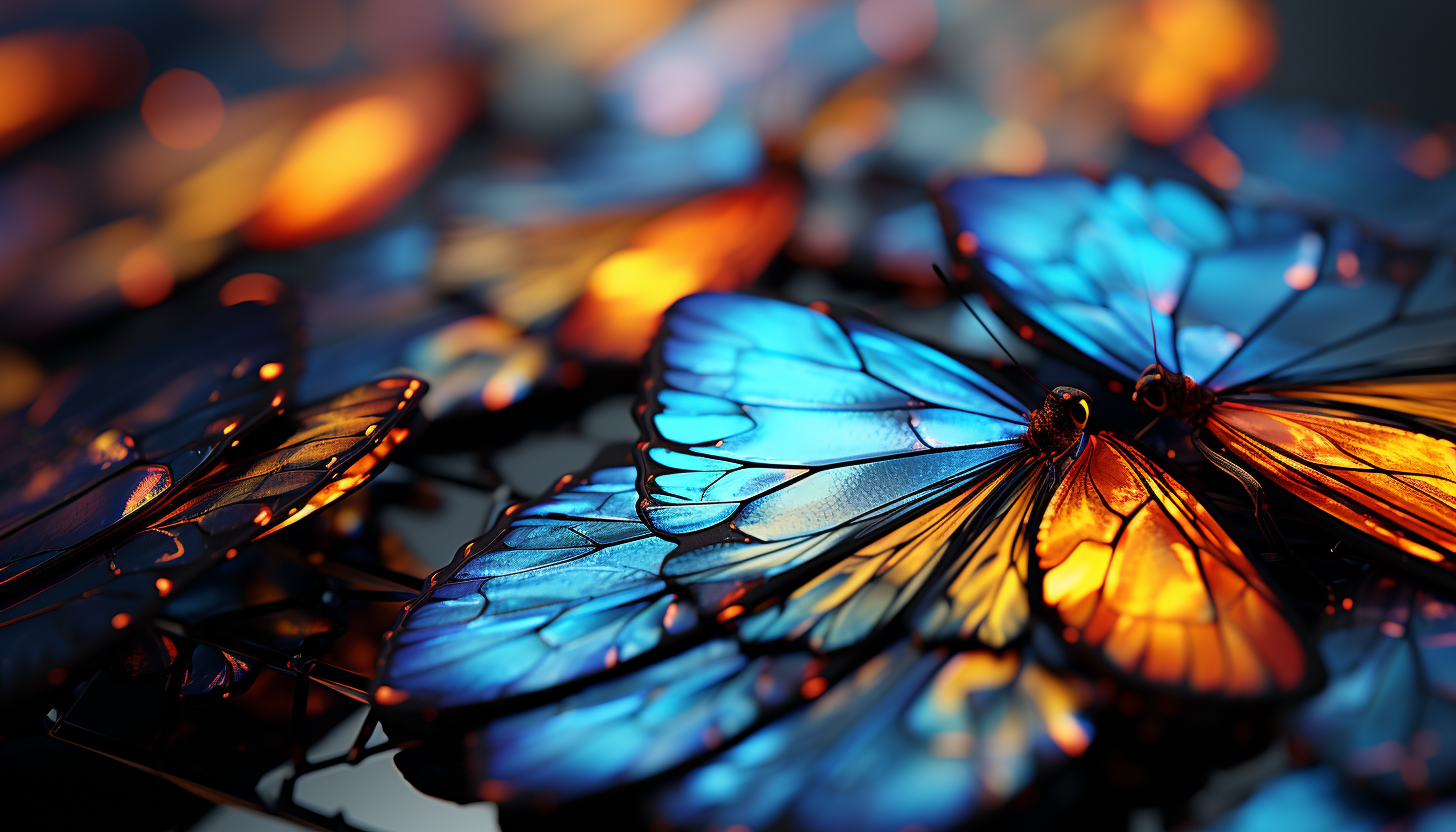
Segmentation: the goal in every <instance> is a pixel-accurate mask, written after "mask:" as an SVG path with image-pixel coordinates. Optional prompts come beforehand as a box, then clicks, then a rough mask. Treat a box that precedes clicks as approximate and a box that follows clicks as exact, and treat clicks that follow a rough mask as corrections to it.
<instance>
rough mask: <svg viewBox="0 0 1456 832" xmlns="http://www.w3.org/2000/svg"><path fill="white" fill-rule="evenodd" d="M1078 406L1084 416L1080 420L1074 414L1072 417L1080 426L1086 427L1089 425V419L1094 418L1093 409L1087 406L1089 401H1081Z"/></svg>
mask: <svg viewBox="0 0 1456 832" xmlns="http://www.w3.org/2000/svg"><path fill="white" fill-rule="evenodd" d="M1077 406H1078V407H1080V408H1081V409H1082V415H1081V417H1080V418H1079V417H1078V416H1077V415H1076V414H1073V415H1072V419H1073V421H1075V422H1076V423H1077V424H1078V425H1085V424H1087V420H1088V419H1089V418H1091V416H1092V408H1090V407H1088V406H1087V400H1086V399H1079V400H1078V401H1077Z"/></svg>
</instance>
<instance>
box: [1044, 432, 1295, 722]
mask: <svg viewBox="0 0 1456 832" xmlns="http://www.w3.org/2000/svg"><path fill="white" fill-rule="evenodd" d="M1037 555H1038V557H1039V559H1040V565H1041V567H1042V569H1044V570H1045V574H1044V576H1043V579H1042V586H1043V595H1044V597H1045V600H1046V603H1047V604H1048V605H1049V606H1051V607H1052V608H1054V609H1055V610H1056V612H1057V614H1058V615H1059V616H1060V617H1061V619H1062V621H1063V623H1064V624H1066V626H1067V628H1068V629H1067V635H1068V638H1069V639H1070V640H1073V641H1080V642H1081V643H1083V644H1085V645H1087V646H1088V647H1090V648H1093V649H1095V650H1097V651H1098V652H1099V653H1100V655H1101V656H1102V657H1103V658H1104V659H1106V660H1107V661H1108V662H1109V663H1111V664H1112V665H1113V666H1114V667H1116V668H1118V669H1119V670H1121V671H1122V672H1124V673H1127V674H1129V675H1132V676H1136V677H1138V678H1139V679H1141V680H1142V681H1144V682H1146V683H1148V684H1152V685H1156V686H1159V687H1165V688H1171V689H1176V690H1183V691H1187V692H1191V693H1198V694H1217V695H1223V696H1236V697H1237V696H1258V695H1267V694H1270V693H1279V692H1289V691H1292V690H1295V689H1296V688H1299V687H1300V686H1302V685H1304V684H1305V683H1306V680H1307V678H1308V675H1309V674H1310V672H1311V668H1310V662H1309V660H1308V659H1307V657H1306V654H1305V650H1304V647H1303V645H1302V643H1301V641H1300V638H1299V636H1298V635H1297V634H1296V631H1295V628H1294V625H1293V624H1291V622H1290V619H1288V618H1287V617H1286V616H1287V613H1286V612H1285V610H1284V608H1283V606H1282V605H1281V604H1280V603H1279V602H1278V601H1277V600H1276V599H1275V597H1274V595H1273V593H1272V592H1271V591H1270V590H1269V588H1268V586H1267V585H1265V583H1264V581H1263V579H1262V578H1261V577H1260V576H1259V574H1258V572H1257V571H1256V570H1255V568H1254V566H1253V564H1252V563H1251V562H1250V561H1249V559H1248V558H1247V556H1245V555H1244V553H1243V552H1242V551H1241V550H1240V549H1239V547H1238V546H1237V545H1236V544H1235V543H1234V542H1233V540H1232V539H1231V538H1229V536H1228V535H1227V534H1226V533H1225V532H1224V531H1223V529H1221V528H1220V527H1219V526H1218V524H1217V523H1215V522H1214V520H1213V518H1212V517H1210V516H1209V514H1208V512H1207V510H1206V509H1205V508H1204V507H1203V506H1202V505H1201V504H1200V503H1199V502H1198V500H1197V499H1196V498H1194V496H1193V495H1192V494H1191V493H1189V492H1188V490H1187V489H1185V488H1184V487H1183V486H1182V485H1180V484H1179V483H1178V482H1177V481H1176V480H1174V479H1173V478H1171V477H1170V476H1168V475H1167V474H1166V473H1164V472H1163V471H1162V470H1160V469H1159V468H1158V467H1157V466H1156V465H1154V464H1153V463H1152V462H1151V461H1150V460H1149V459H1148V458H1147V457H1145V456H1143V455H1142V454H1141V453H1140V452H1138V451H1137V450H1136V449H1135V448H1133V447H1132V446H1131V445H1128V444H1127V443H1125V442H1122V441H1120V440H1118V439H1116V438H1114V437H1112V436H1111V435H1109V434H1106V433H1101V434H1098V435H1097V436H1095V437H1092V438H1090V439H1089V440H1088V443H1087V448H1086V450H1084V451H1083V453H1082V455H1081V456H1080V457H1078V459H1077V460H1076V461H1075V462H1074V463H1073V464H1072V466H1071V469H1070V470H1069V471H1068V473H1067V475H1066V477H1065V478H1064V479H1063V480H1062V484H1061V486H1060V487H1059V488H1058V489H1057V491H1056V494H1055V495H1054V496H1053V497H1052V500H1051V504H1050V505H1049V506H1048V507H1047V510H1046V513H1045V514H1044V515H1043V517H1042V521H1041V532H1040V535H1039V537H1038V540H1037Z"/></svg>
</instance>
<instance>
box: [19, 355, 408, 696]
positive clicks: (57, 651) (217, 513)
mask: <svg viewBox="0 0 1456 832" xmlns="http://www.w3.org/2000/svg"><path fill="white" fill-rule="evenodd" d="M421 392H422V386H421V384H420V382H418V381H414V380H411V379H386V380H384V381H381V382H378V383H375V384H370V385H366V386H364V387H361V388H356V389H355V390H352V391H350V392H348V393H344V394H342V395H339V396H336V397H334V398H333V399H330V400H328V401H325V402H323V403H321V404H318V405H315V406H312V407H308V408H304V409H302V410H299V411H298V412H297V413H294V414H291V415H290V416H288V417H280V418H278V419H277V420H275V422H274V423H272V424H276V425H278V426H279V428H280V430H282V434H281V435H278V434H277V433H276V432H273V431H270V430H268V428H267V427H266V426H265V428H264V429H263V430H262V431H260V432H259V433H258V434H257V435H255V436H254V437H253V438H252V439H251V440H249V441H247V442H246V443H245V444H240V445H239V446H238V447H236V448H230V449H229V450H230V453H228V454H225V455H224V456H223V458H222V460H221V462H220V463H219V464H218V465H217V466H216V468H214V469H213V470H212V471H210V472H209V473H208V474H207V475H206V476H204V477H202V478H201V479H199V480H197V481H195V482H194V483H193V484H191V485H190V486H189V487H187V488H184V489H181V490H180V491H179V492H178V493H176V494H174V495H169V496H168V497H166V498H164V499H162V500H161V501H160V502H157V503H155V504H154V505H151V506H149V507H148V508H147V509H146V510H145V511H146V514H145V515H142V523H141V525H140V527H139V528H138V529H137V530H136V531H135V532H134V533H131V534H129V535H127V536H125V537H124V538H123V539H121V540H120V541H117V542H115V543H113V544H109V545H108V546H107V547H100V546H98V547H97V549H99V551H97V549H88V550H87V551H86V552H85V553H84V554H83V555H82V557H84V558H85V559H84V560H83V561H81V562H80V563H78V564H76V565H75V566H73V567H70V568H69V569H68V571H66V572H63V573H60V574H57V575H56V576H55V577H54V578H53V579H52V578H50V577H49V576H45V577H46V580H44V581H39V580H31V577H34V576H26V577H25V579H24V580H18V581H16V582H14V583H13V584H12V585H11V586H9V587H7V588H6V593H5V594H4V595H3V596H0V701H3V702H6V703H10V702H14V701H17V700H20V699H23V698H25V697H28V696H33V695H35V694H38V693H40V692H41V691H44V690H46V689H47V686H48V685H59V684H61V683H63V682H65V681H66V680H67V679H71V680H72V681H74V680H75V678H76V676H75V674H76V673H77V672H78V671H79V670H81V669H84V668H85V667H86V666H87V665H88V663H90V662H91V661H92V660H93V659H94V658H95V657H96V656H97V654H98V653H99V652H100V651H101V650H103V649H104V648H105V647H107V646H108V645H110V644H113V643H115V642H116V641H117V640H118V639H120V638H121V636H122V635H123V634H124V633H125V632H126V631H127V629H128V628H129V627H131V626H132V625H133V624H141V623H143V622H145V621H146V620H148V619H150V618H151V617H153V616H155V615H156V614H157V612H158V611H159V610H160V609H161V608H162V607H163V606H164V605H165V604H167V603H168V601H169V600H170V598H169V596H173V595H174V593H178V592H181V591H182V590H184V589H185V588H186V586H187V584H188V583H190V582H191V581H192V580H193V579H195V578H196V577H197V576H198V575H200V574H202V573H203V572H205V571H206V570H207V569H209V568H210V567H211V566H213V565H214V564H216V563H218V562H221V561H222V560H225V559H226V558H227V557H229V555H228V552H229V551H233V550H235V549H236V548H237V547H239V546H241V545H243V544H245V543H247V542H248V541H251V540H253V539H254V538H256V537H258V536H260V535H262V534H265V533H268V532H270V531H272V530H276V529H278V528H282V527H283V526H285V525H287V524H289V523H291V522H294V521H295V520H297V519H300V518H302V517H304V516H306V515H307V514H308V513H309V512H310V511H312V510H314V509H317V508H319V507H322V506H323V505H326V504H328V503H329V502H332V501H333V500H336V499H338V498H339V497H341V496H343V495H344V494H345V493H347V492H348V491H350V490H352V489H354V488H357V487H358V486H359V485H362V484H363V483H364V482H365V481H367V480H368V479H369V478H371V477H372V476H373V475H374V474H376V473H378V471H379V470H380V469H381V463H382V462H383V460H384V459H385V458H386V457H387V456H388V454H389V453H390V451H391V450H392V449H393V448H394V447H395V445H396V444H397V443H398V442H399V441H401V440H402V439H403V438H404V437H405V436H406V435H407V434H408V430H407V429H406V428H404V427H402V426H401V423H402V422H403V421H404V420H405V419H407V418H408V417H410V416H411V415H413V407H414V405H413V403H414V402H415V401H417V400H418V396H419V394H420V393H421Z"/></svg>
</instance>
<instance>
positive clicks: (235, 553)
mask: <svg viewBox="0 0 1456 832" xmlns="http://www.w3.org/2000/svg"><path fill="white" fill-rule="evenodd" d="M237 556H238V550H237V549H229V550H227V552H226V553H225V554H224V555H223V557H224V558H226V559H228V560H232V559H233V558H235V557H237Z"/></svg>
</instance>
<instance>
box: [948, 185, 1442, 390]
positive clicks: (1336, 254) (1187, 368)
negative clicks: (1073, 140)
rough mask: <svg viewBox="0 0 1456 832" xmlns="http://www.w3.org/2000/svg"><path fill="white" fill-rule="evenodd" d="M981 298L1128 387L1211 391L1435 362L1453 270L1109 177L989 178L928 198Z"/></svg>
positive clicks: (1277, 215)
mask: <svg viewBox="0 0 1456 832" xmlns="http://www.w3.org/2000/svg"><path fill="white" fill-rule="evenodd" d="M942 208H943V210H944V211H945V212H946V214H947V222H948V227H949V228H950V229H951V231H952V233H953V234H955V235H956V242H957V248H958V249H959V250H960V251H961V253H962V254H964V255H967V256H970V257H973V258H974V261H975V271H976V273H977V274H979V275H980V277H981V278H982V279H983V281H984V283H985V284H986V286H987V288H988V289H990V290H991V292H992V293H994V294H995V295H997V296H998V297H1000V298H1001V299H1002V300H1004V301H1005V303H1006V305H1007V306H1009V310H1008V311H1009V313H1010V317H1012V318H1014V319H1015V320H1014V321H1013V322H1014V323H1018V324H1022V323H1029V324H1031V326H1032V328H1033V329H1038V328H1039V329H1040V330H1042V331H1044V332H1045V333H1048V334H1050V335H1051V336H1052V337H1053V339H1054V340H1055V341H1059V342H1061V343H1062V344H1063V345H1065V346H1066V347H1069V348H1070V349H1072V350H1074V351H1077V352H1080V353H1081V354H1082V355H1083V356H1085V357H1086V358H1088V359H1091V360H1092V361H1094V362H1096V363H1098V364H1100V365H1101V366H1102V367H1103V368H1105V371H1107V372H1110V373H1113V374H1117V375H1120V376H1123V377H1125V378H1129V379H1130V378H1135V377H1137V375H1138V374H1139V373H1140V372H1141V371H1142V369H1143V368H1144V367H1146V366H1148V365H1150V364H1152V363H1154V360H1155V356H1154V349H1153V332H1154V328H1156V332H1157V345H1158V351H1159V355H1158V358H1160V359H1161V361H1162V363H1164V364H1165V365H1167V366H1171V367H1172V368H1174V369H1176V370H1177V371H1178V372H1181V373H1183V374H1186V375H1188V376H1190V377H1191V378H1192V379H1193V380H1194V381H1197V382H1199V383H1200V384H1203V385H1205V386H1207V387H1209V388H1210V389H1213V390H1223V389H1228V388H1235V387H1247V386H1250V385H1253V384H1256V383H1257V384H1264V385H1270V384H1277V383H1291V382H1310V381H1333V380H1339V379H1345V378H1353V377H1360V376H1368V375H1373V374H1386V375H1388V374H1391V373H1393V372H1398V371H1403V370H1410V369H1416V368H1421V367H1429V366H1432V365H1433V364H1436V363H1440V364H1445V363H1449V360H1450V355H1451V353H1452V350H1453V349H1456V332H1452V331H1451V328H1450V327H1448V326H1445V324H1444V323H1443V321H1446V320H1449V318H1450V317H1451V315H1452V314H1453V313H1456V269H1453V266H1452V263H1451V261H1450V259H1449V258H1448V257H1437V258H1435V259H1434V260H1432V259H1431V258H1429V257H1428V256H1423V255H1422V254H1420V253H1419V252H1414V251H1407V250H1404V249H1391V248H1389V247H1387V246H1384V245H1383V244H1382V243H1380V242H1379V241H1378V240H1376V239H1374V238H1372V237H1370V236H1368V235H1366V234H1363V233H1362V232H1360V231H1358V230H1357V229H1356V228H1355V227H1354V226H1353V225H1351V224H1349V223H1335V224H1332V225H1330V226H1328V227H1316V225H1315V224H1314V223H1313V222H1312V221H1311V220H1309V219H1306V218H1303V217H1301V216H1298V215H1296V214H1293V213H1288V212H1285V211H1280V210H1267V209H1256V208H1249V207H1244V206H1239V205H1227V206H1225V205H1220V204H1218V203H1216V202H1214V201H1213V200H1212V199H1210V198H1209V197H1207V196H1205V195H1204V194H1203V193H1202V192H1200V191H1198V190H1197V189H1195V188H1192V187H1190V186H1188V185H1185V184H1182V183H1178V182H1173V181H1168V180H1156V181H1151V182H1144V181H1142V180H1140V179H1137V178H1136V177H1132V176H1128V175H1119V176H1115V177H1113V178H1112V179H1111V180H1110V181H1109V182H1108V183H1107V184H1106V185H1099V184H1096V183H1094V182H1092V181H1090V180H1087V179H1083V178H1081V177H1076V176H1047V177H1038V178H1030V179H1015V178H1007V177H995V178H986V179H968V180H961V181H958V182H955V183H952V184H951V185H950V186H948V187H947V188H946V189H945V191H944V192H943V194H942Z"/></svg>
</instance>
